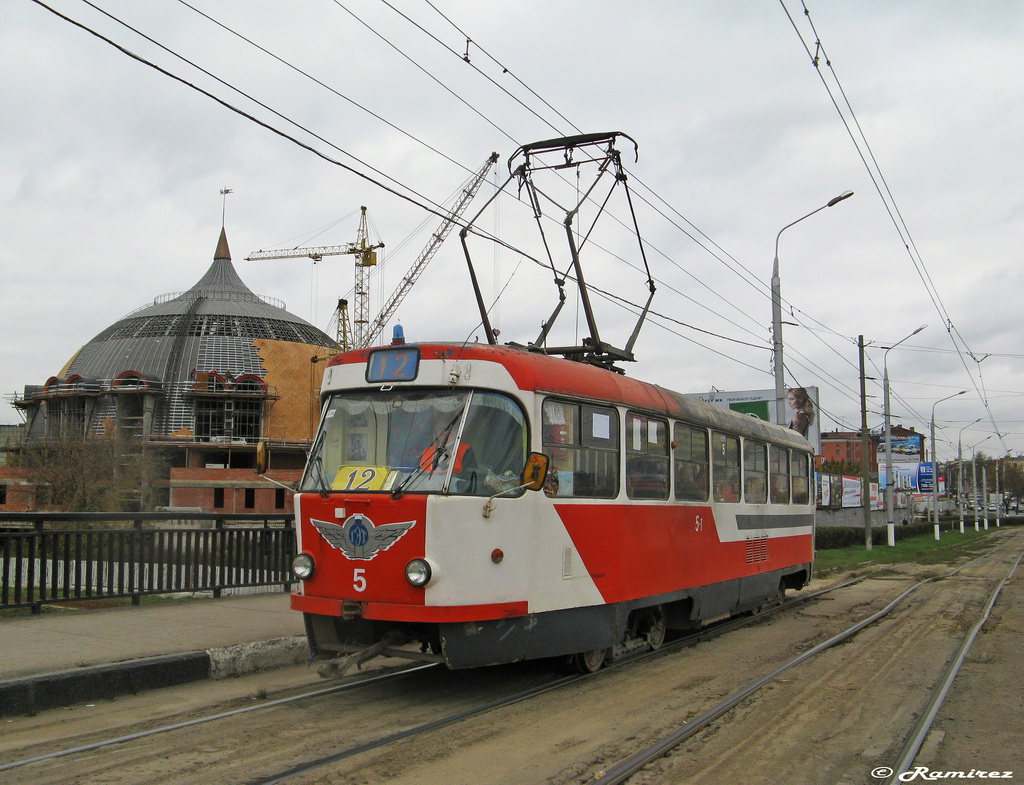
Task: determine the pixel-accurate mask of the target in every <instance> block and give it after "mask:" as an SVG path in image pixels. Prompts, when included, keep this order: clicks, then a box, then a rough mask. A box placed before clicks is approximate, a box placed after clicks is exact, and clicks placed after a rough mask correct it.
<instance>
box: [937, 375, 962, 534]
mask: <svg viewBox="0 0 1024 785" xmlns="http://www.w3.org/2000/svg"><path fill="white" fill-rule="evenodd" d="M966 392H967V390H961V391H960V392H958V393H953V394H952V395H947V396H946V397H945V398H940V399H939V400H937V401H936V402H935V403H933V404H932V523H934V524H935V525H936V526H938V525H939V457H938V451H937V450H936V449H935V407H936V406H938V405H939V404H940V403H942V402H943V401H948V400H949V399H950V398H956V397H957V396H958V395H964V394H965V393H966ZM935 531H936V532H937V531H938V529H936V530H935Z"/></svg>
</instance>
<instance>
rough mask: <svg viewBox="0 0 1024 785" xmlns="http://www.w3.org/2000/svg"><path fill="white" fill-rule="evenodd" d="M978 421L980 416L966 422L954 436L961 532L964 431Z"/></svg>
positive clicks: (961, 528)
mask: <svg viewBox="0 0 1024 785" xmlns="http://www.w3.org/2000/svg"><path fill="white" fill-rule="evenodd" d="M979 422H981V418H980V417H979V418H978V419H977V420H975V421H974V422H972V423H968V424H967V425H965V426H964V427H963V428H961V429H960V433H958V434H957V436H956V462H957V472H956V482H957V492H956V501H957V507H959V508H960V533H961V534H963V533H964V446H963V438H964V431H966V430H967V429H968V428H970V427H971V426H972V425H977V424H978V423H979Z"/></svg>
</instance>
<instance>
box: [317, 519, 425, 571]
mask: <svg viewBox="0 0 1024 785" xmlns="http://www.w3.org/2000/svg"><path fill="white" fill-rule="evenodd" d="M309 522H310V523H312V524H313V526H315V527H316V530H317V531H318V532H320V534H321V535H322V536H323V538H324V539H325V540H326V541H327V544H328V545H330V546H331V547H332V548H334V549H336V550H339V551H341V552H342V553H344V554H345V555H346V556H347V557H348V558H350V559H363V560H365V561H369V560H370V559H372V558H373V557H374V556H376V555H377V554H378V553H380V552H381V551H386V550H387V549H388V548H390V547H391V546H392V545H394V544H395V543H396V542H398V541H399V540H400V539H402V537H404V536H405V533H406V532H407V531H409V529H411V528H412V527H413V526H415V525H416V521H403V522H401V523H385V524H383V525H381V526H375V525H374V523H373V521H371V520H370V519H369V518H367V517H366V516H365V515H363V514H361V513H356V514H355V515H350V516H348V518H346V519H345V522H344V523H341V524H338V523H330V522H329V521H318V520H316V519H315V518H310V519H309Z"/></svg>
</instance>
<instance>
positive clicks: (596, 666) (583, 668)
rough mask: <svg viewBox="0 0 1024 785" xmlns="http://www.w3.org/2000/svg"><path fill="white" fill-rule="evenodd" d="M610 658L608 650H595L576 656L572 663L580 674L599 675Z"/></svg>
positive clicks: (582, 652)
mask: <svg viewBox="0 0 1024 785" xmlns="http://www.w3.org/2000/svg"><path fill="white" fill-rule="evenodd" d="M607 658H608V649H593V650H591V651H581V652H579V653H578V654H574V655H573V658H572V661H573V665H574V666H575V668H576V670H578V671H579V672H580V673H597V671H599V670H601V666H602V665H604V661H605V660H606V659H607Z"/></svg>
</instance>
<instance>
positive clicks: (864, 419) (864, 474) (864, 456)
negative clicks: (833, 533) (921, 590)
mask: <svg viewBox="0 0 1024 785" xmlns="http://www.w3.org/2000/svg"><path fill="white" fill-rule="evenodd" d="M857 347H858V349H859V350H860V452H861V456H860V457H861V480H860V488H861V491H860V495H861V503H862V504H863V505H864V547H865V548H866V549H867V550H869V551H870V550H871V453H870V449H871V433H870V432H869V431H868V394H867V388H866V387H865V378H864V336H863V335H858V336H857Z"/></svg>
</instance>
